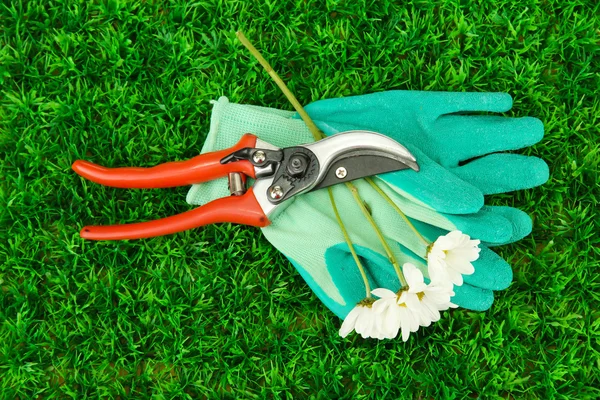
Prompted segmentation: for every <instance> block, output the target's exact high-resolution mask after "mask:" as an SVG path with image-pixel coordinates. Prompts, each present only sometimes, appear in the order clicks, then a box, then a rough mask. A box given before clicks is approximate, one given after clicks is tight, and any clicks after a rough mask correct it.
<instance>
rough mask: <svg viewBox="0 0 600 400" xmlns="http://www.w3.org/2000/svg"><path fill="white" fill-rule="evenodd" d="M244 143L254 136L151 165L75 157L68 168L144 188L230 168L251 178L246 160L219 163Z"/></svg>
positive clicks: (206, 176)
mask: <svg viewBox="0 0 600 400" xmlns="http://www.w3.org/2000/svg"><path fill="white" fill-rule="evenodd" d="M244 147H256V136H254V135H251V134H249V133H247V134H245V135H244V136H242V138H241V139H240V141H239V142H238V143H237V144H236V145H235V146H233V147H230V148H228V149H225V150H219V151H214V152H212V153H205V154H201V155H199V156H196V157H194V158H191V159H189V160H187V161H173V162H168V163H165V164H160V165H157V166H156V167H151V168H137V167H124V168H106V167H102V166H100V165H97V164H94V163H91V162H89V161H83V160H77V161H75V162H74V163H73V166H72V168H73V170H74V171H75V172H77V173H78V174H79V175H81V176H82V177H84V178H86V179H89V180H91V181H93V182H96V183H100V184H102V185H107V186H112V187H118V188H138V189H145V188H166V187H174V186H184V185H193V184H194V183H200V182H206V181H210V180H213V179H216V178H220V177H224V176H227V174H229V173H230V172H241V173H244V174H246V175H248V176H251V177H252V178H254V177H255V175H254V166H253V165H252V163H251V162H250V161H247V160H242V161H235V162H230V163H227V164H221V160H222V159H223V157H225V156H227V155H229V154H231V153H233V152H234V151H237V150H240V149H243V148H244Z"/></svg>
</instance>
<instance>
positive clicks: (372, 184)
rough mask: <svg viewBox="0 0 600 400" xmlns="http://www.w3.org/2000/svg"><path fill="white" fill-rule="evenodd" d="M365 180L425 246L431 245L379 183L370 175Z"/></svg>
mask: <svg viewBox="0 0 600 400" xmlns="http://www.w3.org/2000/svg"><path fill="white" fill-rule="evenodd" d="M365 180H366V181H367V182H369V185H371V186H373V189H375V190H376V191H377V193H379V194H380V195H381V197H383V198H384V200H385V201H387V202H388V203H389V205H391V206H392V208H393V209H394V210H396V212H397V213H398V214H399V215H400V216H401V217H402V219H403V220H404V222H406V224H407V225H408V226H409V228H410V229H412V231H413V232H414V233H415V235H417V237H418V238H419V239H421V241H422V242H423V243H424V244H425V246H427V247H429V246H430V245H431V242H430V241H429V240H427V239H425V238H424V237H423V235H421V233H419V231H418V230H417V228H415V226H414V225H413V224H412V222H410V220H409V219H408V217H407V216H406V214H404V213H403V212H402V210H401V209H400V207H398V206H397V205H396V203H394V200H392V199H390V197H389V196H388V195H387V194H386V193H385V192H384V191H383V190H382V189H381V188H380V187H379V185H378V184H377V183H375V181H374V180H373V179H371V178H370V177H367V178H365Z"/></svg>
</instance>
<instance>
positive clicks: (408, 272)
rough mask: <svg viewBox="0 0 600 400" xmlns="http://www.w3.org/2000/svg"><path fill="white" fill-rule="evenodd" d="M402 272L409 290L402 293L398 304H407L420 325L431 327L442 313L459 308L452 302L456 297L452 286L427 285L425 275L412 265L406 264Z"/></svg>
mask: <svg viewBox="0 0 600 400" xmlns="http://www.w3.org/2000/svg"><path fill="white" fill-rule="evenodd" d="M402 271H403V273H404V277H405V278H406V282H407V284H408V290H406V291H404V292H402V294H401V295H400V298H399V299H398V303H400V304H402V303H404V304H406V306H407V307H408V309H409V310H411V311H413V312H414V313H415V315H416V316H418V320H419V325H421V326H429V325H431V323H432V322H436V321H438V320H439V319H440V311H443V310H447V309H448V308H450V307H452V308H456V307H458V306H457V305H455V304H453V303H451V302H450V299H451V298H452V296H454V291H453V290H452V289H453V286H452V285H448V284H444V285H437V284H435V283H430V284H429V285H428V284H426V283H425V278H424V277H423V273H422V272H421V271H420V270H419V269H418V268H417V267H415V266H414V265H413V264H410V263H406V264H404V265H403V266H402Z"/></svg>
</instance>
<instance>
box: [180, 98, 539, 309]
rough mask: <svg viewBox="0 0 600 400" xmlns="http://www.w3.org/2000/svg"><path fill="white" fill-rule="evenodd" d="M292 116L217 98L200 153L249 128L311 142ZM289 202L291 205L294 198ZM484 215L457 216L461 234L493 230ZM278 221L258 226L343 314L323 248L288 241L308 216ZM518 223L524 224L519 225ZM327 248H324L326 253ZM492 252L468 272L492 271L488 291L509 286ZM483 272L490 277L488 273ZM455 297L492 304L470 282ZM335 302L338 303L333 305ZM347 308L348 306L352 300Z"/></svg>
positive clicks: (207, 196) (284, 140)
mask: <svg viewBox="0 0 600 400" xmlns="http://www.w3.org/2000/svg"><path fill="white" fill-rule="evenodd" d="M291 115H292V113H290V112H286V111H280V110H270V109H265V108H261V107H254V106H240V105H235V104H229V103H228V102H227V100H226V99H224V98H222V99H220V100H219V102H218V103H216V105H215V108H214V111H213V116H212V124H211V132H210V133H209V136H208V138H207V140H206V142H205V147H204V148H203V152H206V151H211V150H214V149H219V148H224V147H228V146H230V145H231V142H232V141H233V142H235V141H236V140H237V139H238V138H239V136H241V134H243V133H245V132H253V133H255V134H257V135H258V136H260V137H261V138H263V139H265V140H267V141H269V142H271V143H273V144H275V145H278V146H281V147H287V146H291V145H295V144H298V143H305V142H310V141H311V140H312V136H311V135H310V133H309V132H308V130H307V129H306V127H305V126H304V124H303V123H302V122H301V121H290V120H289V117H290V116H291ZM296 122H297V123H296ZM226 186H227V185H226V182H224V181H223V182H220V187H219V186H218V185H217V182H209V183H206V184H202V185H201V188H202V189H201V190H198V189H199V188H200V186H195V187H194V188H193V189H192V190H191V191H190V193H189V195H188V201H189V202H190V203H192V204H202V203H205V202H207V201H209V200H212V199H213V198H216V197H221V196H223V195H226V194H227V189H226ZM384 186H385V185H384ZM386 191H389V188H387V190H386ZM389 194H391V195H395V196H396V198H395V200H397V199H398V198H399V196H398V195H397V193H394V191H392V192H390V193H389ZM304 196H305V195H303V196H299V198H303V197H304ZM374 201H375V202H377V201H379V202H380V203H381V200H380V199H375V200H374ZM293 202H294V204H295V200H294V201H293ZM288 203H289V204H291V203H292V201H289V202H288ZM321 206H322V205H321ZM383 207H388V208H389V205H387V204H384V205H383ZM297 208H298V209H300V207H297ZM373 208H377V209H379V208H380V207H379V206H377V207H373ZM505 209H506V210H508V209H509V208H505ZM429 211H430V210H429ZM285 214H288V213H287V212H286V213H284V214H283V215H285ZM430 214H431V212H430ZM488 214H489V215H487V216H486V215H481V216H464V217H460V218H464V220H462V219H461V222H462V223H463V225H464V227H465V228H466V229H463V231H465V232H466V233H470V232H469V230H470V229H469V226H475V227H477V228H478V229H480V228H481V227H485V226H488V227H490V228H492V229H490V230H491V231H494V229H493V225H490V224H487V225H486V224H485V223H481V221H482V220H485V219H486V218H488V219H489V217H490V215H494V213H488ZM495 214H498V215H494V216H495V217H498V218H497V219H500V218H501V215H499V214H500V213H495ZM506 215H508V216H509V218H510V217H512V216H514V215H519V214H518V213H513V212H507V213H506ZM430 219H432V220H438V221H445V222H444V223H446V224H448V223H449V222H448V220H447V219H446V218H445V217H444V216H442V215H441V214H440V213H433V214H432V216H431V218H430ZM280 220H281V219H278V220H277V221H273V223H272V225H271V226H270V227H268V228H265V229H264V230H263V232H264V233H265V235H266V236H267V238H268V239H269V240H270V241H271V243H273V244H274V245H275V246H276V247H277V248H278V249H280V250H281V251H282V252H283V253H284V254H285V255H287V256H288V257H290V258H292V259H293V260H294V262H295V264H296V266H297V268H298V269H299V271H300V273H301V274H302V275H303V276H304V278H305V279H306V280H307V281H308V282H309V284H310V285H311V287H312V288H313V290H315V292H317V294H318V295H319V297H321V299H322V300H324V302H325V303H326V304H327V305H328V307H329V308H331V309H332V310H334V312H336V313H337V314H338V315H340V316H343V313H344V312H345V311H344V309H343V307H344V306H348V304H349V303H351V302H347V301H346V300H344V298H343V296H341V295H340V292H339V290H337V288H336V286H335V285H334V284H332V279H331V276H330V274H329V272H328V271H327V267H326V265H325V264H324V254H323V252H320V253H319V251H318V249H317V248H316V247H315V246H312V245H310V244H309V245H302V246H296V245H297V244H299V243H298V242H297V241H295V240H293V239H294V237H299V236H302V235H296V234H294V232H298V231H300V230H301V229H300V227H299V226H296V225H298V224H302V223H306V222H307V219H306V218H304V219H301V220H300V221H298V222H297V223H294V224H293V227H291V226H290V224H289V223H281V224H280V223H279V222H278V221H280ZM311 220H312V218H311ZM386 221H391V220H390V219H388V220H386ZM469 221H471V222H472V223H471V225H469ZM507 222H508V225H509V226H510V225H511V221H510V219H507ZM308 223H309V224H310V226H309V231H310V232H313V234H311V235H309V236H312V237H319V236H320V235H317V236H315V235H314V231H313V230H311V229H312V226H313V225H312V224H311V222H310V221H308ZM363 223H364V222H363ZM280 225H281V227H280V228H278V226H280ZM517 225H518V224H515V226H517ZM521 225H523V224H521ZM325 226H326V225H325ZM331 228H332V229H333V230H334V231H335V232H339V227H337V224H334V225H333V226H332V227H331ZM326 229H329V228H326ZM447 229H448V228H447ZM451 229H452V228H451ZM528 229H529V228H527V227H525V228H524V229H521V230H522V231H523V232H524V231H527V230H528ZM480 230H481V229H480ZM322 232H323V235H324V236H327V237H333V236H331V235H330V232H328V231H327V230H322ZM470 234H471V235H472V236H474V237H481V236H486V235H474V234H473V233H470ZM522 234H523V233H521V234H519V235H517V236H521V235H522ZM511 235H512V232H510V234H509V236H511ZM405 236H406V237H405V238H403V239H401V240H400V242H401V243H407V242H410V241H411V238H412V239H414V238H415V236H414V234H412V235H405ZM487 236H489V237H492V238H493V237H495V236H497V235H495V234H494V233H492V234H489V235H487ZM513 236H514V235H513ZM290 237H291V238H292V240H291V247H294V246H296V250H297V249H302V248H304V249H306V248H311V247H315V249H314V251H313V255H316V260H313V259H310V260H309V259H308V258H310V257H308V258H307V257H305V256H306V255H307V254H303V255H297V253H298V252H297V251H295V249H292V248H291V247H290V248H287V247H286V246H287V245H288V244H290V243H289V241H288V240H287V239H288V238H290ZM338 239H339V238H338ZM336 240H337V239H336ZM342 243H343V240H341V239H339V241H337V242H336V243H335V245H340V244H342ZM366 243H368V241H366ZM335 245H334V246H335ZM374 245H375V244H374ZM329 247H331V246H327V248H329ZM409 247H411V248H413V249H415V248H416V245H415V244H414V243H412V244H410V243H409ZM327 248H326V249H327ZM364 248H365V249H369V248H370V247H369V245H367V246H364ZM398 248H399V247H398ZM326 249H325V251H326ZM339 249H340V248H339V246H338V250H339ZM300 253H302V251H300ZM337 254H341V252H340V251H338V252H337ZM484 254H490V256H489V257H484ZM494 256H495V254H493V253H492V252H489V253H487V252H486V251H482V257H481V260H480V261H478V262H476V263H475V264H476V271H481V272H476V273H475V274H474V275H473V276H472V278H477V276H478V275H479V276H482V277H483V276H486V272H489V271H492V272H493V273H495V274H496V275H497V276H499V277H500V279H488V278H485V279H480V281H481V282H479V283H481V284H483V287H484V288H485V287H486V286H487V287H490V288H492V289H496V290H499V289H502V288H505V287H506V286H507V285H508V283H509V282H510V279H511V272H510V267H509V266H508V265H507V264H506V263H505V262H504V261H502V260H501V259H499V257H497V256H495V257H494ZM330 258H331V257H330ZM318 260H320V261H318ZM487 275H489V273H488V274H487ZM475 281H476V279H473V282H472V283H475V284H476V285H477V283H478V282H475ZM323 288H325V289H323ZM471 288H475V289H477V290H471ZM458 289H460V290H458ZM319 292H321V293H319ZM463 292H464V293H467V294H468V296H467V295H464V296H462V297H461V293H463ZM346 297H347V296H346ZM457 297H458V298H459V300H457V299H455V300H454V301H456V302H457V303H459V304H460V305H462V306H464V307H469V308H473V309H481V308H484V307H489V304H490V303H491V301H490V299H493V295H492V294H491V292H490V290H489V289H482V288H477V286H472V284H471V285H469V284H465V285H463V286H462V287H461V288H457ZM327 299H329V300H331V301H326V300H327ZM336 304H337V305H338V306H336ZM350 306H352V304H351V305H350ZM336 307H337V308H336ZM340 307H341V308H340Z"/></svg>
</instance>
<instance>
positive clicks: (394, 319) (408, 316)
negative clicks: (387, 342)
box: [371, 288, 419, 342]
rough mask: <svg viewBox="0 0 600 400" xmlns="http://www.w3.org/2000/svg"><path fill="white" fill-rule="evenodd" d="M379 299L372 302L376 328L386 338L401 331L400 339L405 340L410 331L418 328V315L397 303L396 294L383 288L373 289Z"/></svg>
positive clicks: (393, 336) (394, 335) (391, 337)
mask: <svg viewBox="0 0 600 400" xmlns="http://www.w3.org/2000/svg"><path fill="white" fill-rule="evenodd" d="M371 293H373V294H374V295H375V296H377V297H379V300H377V301H376V302H375V304H373V309H374V310H375V313H376V314H378V316H379V317H378V319H377V322H378V328H379V331H380V332H381V333H382V334H383V336H384V337H385V338H386V339H393V338H395V337H396V336H398V332H399V331H401V332H402V340H403V341H405V342H406V341H407V340H408V337H409V336H410V333H411V332H416V331H417V330H418V329H419V322H418V317H417V316H416V315H414V314H413V312H412V311H411V310H409V308H408V307H407V306H406V304H399V303H398V294H397V293H394V292H393V291H391V290H389V289H385V288H378V289H375V290H373V291H372V292H371Z"/></svg>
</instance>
